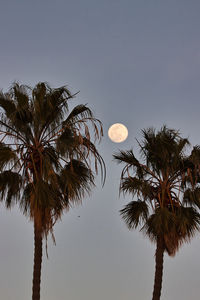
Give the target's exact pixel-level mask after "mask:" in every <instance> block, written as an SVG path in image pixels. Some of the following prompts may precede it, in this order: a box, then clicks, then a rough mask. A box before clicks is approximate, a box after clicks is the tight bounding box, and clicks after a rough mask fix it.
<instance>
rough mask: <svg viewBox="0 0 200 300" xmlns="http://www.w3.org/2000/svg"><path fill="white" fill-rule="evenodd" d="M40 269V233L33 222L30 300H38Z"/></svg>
mask: <svg viewBox="0 0 200 300" xmlns="http://www.w3.org/2000/svg"><path fill="white" fill-rule="evenodd" d="M41 267H42V231H41V230H40V229H38V228H37V226H36V224H35V222H34V268H33V288H32V300H40V281H41Z"/></svg>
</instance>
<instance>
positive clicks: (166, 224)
mask: <svg viewBox="0 0 200 300" xmlns="http://www.w3.org/2000/svg"><path fill="white" fill-rule="evenodd" d="M142 134H143V140H142V142H141V143H139V142H138V144H139V150H140V154H141V161H139V160H138V159H137V158H136V157H135V155H134V153H133V151H132V150H130V151H120V152H119V153H118V154H115V155H114V159H116V160H117V162H118V163H124V164H125V167H124V168H123V171H122V174H121V182H120V191H121V192H123V193H124V194H127V193H130V194H131V195H132V196H133V197H134V196H135V197H136V198H137V200H133V201H131V202H130V203H129V204H127V205H126V206H125V207H124V208H123V209H122V210H121V211H120V214H121V216H122V218H123V219H124V221H125V223H126V224H127V226H128V228H129V229H135V228H137V227H140V228H141V231H142V232H143V233H145V235H147V236H148V237H149V238H150V240H151V241H153V242H155V243H156V253H155V278H154V289H153V297H152V299H153V300H159V299H160V295H161V287H162V274H163V257H164V252H167V253H168V254H169V255H170V256H174V255H175V253H176V252H177V250H178V249H179V247H180V246H181V244H182V243H183V242H188V241H190V238H191V237H192V236H193V235H194V233H195V232H196V230H198V229H199V225H200V215H199V214H198V212H197V210H196V209H195V208H193V207H190V206H186V205H184V203H185V202H184V201H183V199H184V191H185V189H186V180H185V178H186V177H187V176H188V174H189V170H190V166H191V162H190V161H189V159H188V157H187V156H186V155H185V148H186V146H188V145H189V142H188V140H187V139H184V138H181V137H180V135H179V132H177V131H175V130H173V129H168V128H167V127H166V126H163V127H162V128H161V129H160V131H158V132H156V131H155V130H154V129H152V128H149V129H147V130H143V131H142ZM187 191H188V189H187Z"/></svg>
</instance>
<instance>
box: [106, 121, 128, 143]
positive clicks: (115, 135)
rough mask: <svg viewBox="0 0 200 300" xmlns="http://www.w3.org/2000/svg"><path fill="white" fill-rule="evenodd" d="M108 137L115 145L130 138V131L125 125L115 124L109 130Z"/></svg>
mask: <svg viewBox="0 0 200 300" xmlns="http://www.w3.org/2000/svg"><path fill="white" fill-rule="evenodd" d="M108 136H109V138H110V139H111V141H113V142H115V143H121V142H124V141H125V140H126V139H127V136H128V129H127V128H126V126H124V125H123V124H120V123H116V124H113V125H112V126H110V128H109V130H108Z"/></svg>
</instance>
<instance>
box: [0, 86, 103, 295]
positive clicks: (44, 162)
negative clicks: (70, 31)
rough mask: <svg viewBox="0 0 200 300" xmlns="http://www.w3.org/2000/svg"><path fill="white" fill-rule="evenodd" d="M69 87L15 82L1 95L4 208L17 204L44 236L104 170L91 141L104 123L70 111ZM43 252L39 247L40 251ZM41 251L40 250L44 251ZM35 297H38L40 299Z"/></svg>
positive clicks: (78, 109)
mask: <svg viewBox="0 0 200 300" xmlns="http://www.w3.org/2000/svg"><path fill="white" fill-rule="evenodd" d="M74 96H75V95H72V94H71V93H70V91H69V90H68V89H67V87H65V86H63V87H60V88H57V89H52V88H51V87H50V86H49V85H48V84H47V83H38V84H37V85H36V86H35V87H34V88H30V87H28V86H25V85H19V84H17V83H15V84H14V85H13V86H12V87H11V89H10V90H9V92H8V93H3V92H1V94H0V107H1V109H2V113H1V116H0V125H1V129H0V138H1V142H0V150H1V151H0V168H1V174H0V192H1V196H2V199H4V200H5V203H6V206H7V207H10V206H12V204H14V203H15V202H16V201H17V202H19V204H20V208H21V209H22V211H23V213H24V214H26V215H28V216H29V217H30V218H31V220H34V227H35V234H36V235H37V236H40V240H41V238H42V237H43V236H44V235H45V236H47V234H48V233H49V231H51V232H52V228H53V225H54V223H55V222H56V221H57V219H58V218H60V217H61V215H62V213H63V211H64V210H68V209H69V208H70V206H72V205H73V204H75V203H80V202H81V200H82V198H83V196H84V195H85V193H88V192H90V190H91V187H92V186H93V185H94V172H93V171H92V167H91V164H90V160H91V158H92V157H93V158H94V166H95V172H96V173H97V171H98V168H99V167H100V169H101V173H102V176H103V180H104V178H105V177H104V174H105V172H104V171H105V166H104V162H103V159H102V157H101V156H100V154H99V153H98V151H97V149H96V147H95V145H94V143H93V142H92V138H91V132H90V131H91V129H93V133H94V138H95V139H99V140H100V138H101V136H102V134H103V131H102V124H101V122H100V121H99V120H98V119H96V118H95V117H94V116H93V113H92V111H91V110H90V109H89V108H88V107H87V106H86V105H78V106H75V107H74V108H73V109H72V111H71V112H70V111H69V107H68V104H69V101H70V100H72V99H73V98H74ZM40 248H41V247H40ZM40 252H41V251H40ZM33 299H39V295H37V296H34V297H33Z"/></svg>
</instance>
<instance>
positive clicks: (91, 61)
mask: <svg viewBox="0 0 200 300" xmlns="http://www.w3.org/2000/svg"><path fill="white" fill-rule="evenodd" d="M199 15H200V1H199V0H190V1H189V0H187V1H186V0H176V1H174V0H166V1H158V0H150V1H147V0H101V1H99V0H98V1H97V0H84V1H83V0H73V1H72V0H68V1H66V0H57V1H52V0H48V1H47V0H40V1H39V0H35V1H30V0H18V1H14V0H13V1H11V0H1V9H0V87H1V88H2V89H3V91H7V89H8V88H9V87H10V85H11V84H12V82H13V81H16V80H17V81H19V82H21V83H25V84H30V85H32V86H34V85H35V84H36V83H37V82H38V81H47V82H49V83H50V84H51V85H52V86H53V87H58V86H61V85H63V84H67V85H68V86H69V88H70V89H71V90H72V91H73V92H76V91H79V90H80V93H79V95H78V96H77V100H76V101H74V104H79V103H83V104H85V103H88V105H89V106H90V107H91V108H92V109H93V111H94V113H95V115H96V116H97V117H98V118H100V119H101V121H102V122H103V125H104V133H105V135H104V138H103V140H102V143H101V144H100V146H99V151H100V152H101V154H102V156H103V157H104V160H105V162H106V165H107V180H106V184H105V186H104V188H103V189H102V188H101V184H100V179H97V187H96V189H95V190H94V191H93V193H92V194H91V197H86V198H85V199H84V201H83V205H82V206H81V207H78V208H74V209H73V210H71V211H70V212H69V213H67V214H66V215H65V216H63V219H62V222H60V223H58V224H57V225H56V226H55V237H56V243H57V245H56V246H53V244H52V242H51V240H50V239H49V248H48V249H49V259H48V260H47V259H46V258H45V255H44V260H43V268H42V285H41V300H55V299H56V300H64V299H69V300H88V299H89V300H90V299H91V300H92V299H94V300H102V299H105V300H108V299H109V300H122V299H123V300H130V299H134V300H145V299H151V294H152V288H153V280H154V253H155V246H154V245H153V244H151V243H150V241H149V240H148V239H145V238H144V237H143V236H142V235H141V234H140V233H138V232H130V231H128V229H127V228H126V226H125V225H124V223H123V222H122V221H121V219H120V217H119V213H118V211H119V209H120V208H122V207H123V205H124V204H126V203H127V202H128V201H130V200H131V199H130V198H128V197H126V198H123V197H122V196H121V197H120V198H119V194H118V187H119V177H120V172H121V167H119V166H117V165H116V164H115V163H114V162H113V161H112V154H113V153H114V152H116V151H117V150H118V149H130V148H132V147H133V149H137V147H136V141H135V137H137V138H140V137H141V132H140V130H141V129H143V128H146V127H149V126H154V127H156V128H157V129H159V128H160V127H161V126H162V125H163V124H167V125H168V127H171V128H175V129H180V131H181V133H182V135H183V136H184V137H189V139H190V141H191V143H192V144H193V145H194V144H200V132H199V129H200V118H199V113H200V97H199V96H200V83H199V79H200V18H199ZM71 107H73V106H71ZM116 122H120V123H124V124H125V125H126V126H127V127H128V129H129V136H128V139H127V140H126V141H125V142H124V143H122V144H115V143H112V142H111V141H110V140H109V139H108V137H107V130H108V128H109V126H110V125H111V124H113V123H116ZM78 216H80V218H79V217H78ZM199 253H200V233H199V234H198V235H197V237H196V238H195V239H194V240H192V242H191V244H190V245H184V246H183V247H182V248H181V249H180V251H179V253H178V254H177V255H176V257H175V258H169V257H167V256H165V262H164V278H163V290H162V300H174V299H176V300H188V299H191V300H193V299H194V300H196V299H198V298H199V294H200V284H199V277H200V263H199ZM0 266H1V267H0V298H1V299H5V300H17V299H20V300H27V299H31V286H32V266H33V226H32V223H30V222H28V221H27V219H26V218H25V217H24V216H23V215H21V213H20V212H19V211H18V209H17V208H15V209H13V210H12V211H6V210H5V209H4V208H3V206H2V205H1V209H0Z"/></svg>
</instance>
